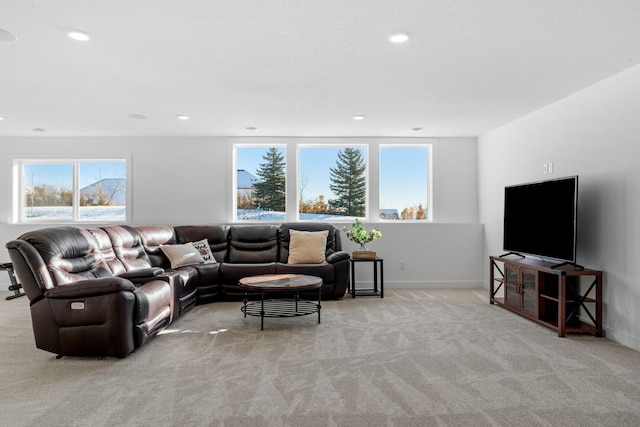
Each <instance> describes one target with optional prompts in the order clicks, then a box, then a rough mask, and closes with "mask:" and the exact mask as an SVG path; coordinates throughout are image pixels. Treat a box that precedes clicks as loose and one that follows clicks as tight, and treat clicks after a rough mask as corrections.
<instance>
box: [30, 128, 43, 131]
mask: <svg viewBox="0 0 640 427" xmlns="http://www.w3.org/2000/svg"><path fill="white" fill-rule="evenodd" d="M31 130H32V131H34V132H44V131H45V129H42V128H32V129H31Z"/></svg>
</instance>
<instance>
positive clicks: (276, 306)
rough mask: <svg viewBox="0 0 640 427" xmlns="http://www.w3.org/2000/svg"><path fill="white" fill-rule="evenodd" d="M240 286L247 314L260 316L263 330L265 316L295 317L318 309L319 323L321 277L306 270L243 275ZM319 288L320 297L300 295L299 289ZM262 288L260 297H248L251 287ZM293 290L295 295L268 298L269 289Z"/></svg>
mask: <svg viewBox="0 0 640 427" xmlns="http://www.w3.org/2000/svg"><path fill="white" fill-rule="evenodd" d="M238 284H239V285H240V287H242V288H244V289H245V292H244V299H243V302H244V305H243V306H242V309H241V310H242V312H243V313H244V317H247V314H248V315H250V316H260V330H261V331H262V330H264V318H265V317H296V316H306V315H308V314H313V313H318V323H320V309H321V308H322V307H321V305H320V300H321V296H322V292H321V290H322V279H321V278H319V277H316V276H308V275H306V274H263V275H260V276H250V277H244V278H242V279H240V281H239V282H238ZM311 289H317V290H318V301H317V302H314V301H309V300H306V299H300V294H299V293H300V291H306V290H311ZM249 290H251V291H259V292H260V301H251V302H249V301H248V291H249ZM280 292H293V293H294V296H293V298H292V299H286V298H274V299H268V300H265V298H264V297H265V295H266V294H267V293H280Z"/></svg>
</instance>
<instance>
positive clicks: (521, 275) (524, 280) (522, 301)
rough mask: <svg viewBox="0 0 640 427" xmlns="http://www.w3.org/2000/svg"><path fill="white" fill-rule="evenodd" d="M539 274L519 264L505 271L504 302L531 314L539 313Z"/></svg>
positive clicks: (506, 268)
mask: <svg viewBox="0 0 640 427" xmlns="http://www.w3.org/2000/svg"><path fill="white" fill-rule="evenodd" d="M537 293H538V274H537V272H536V271H535V270H528V269H525V268H521V267H517V266H506V267H505V271H504V303H505V304H506V305H509V306H511V307H513V308H515V309H517V310H522V311H524V312H527V313H529V314H531V315H534V316H537V314H538V301H537Z"/></svg>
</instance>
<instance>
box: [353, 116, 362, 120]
mask: <svg viewBox="0 0 640 427" xmlns="http://www.w3.org/2000/svg"><path fill="white" fill-rule="evenodd" d="M353 120H364V116H353Z"/></svg>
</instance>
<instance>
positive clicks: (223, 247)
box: [174, 225, 229, 262]
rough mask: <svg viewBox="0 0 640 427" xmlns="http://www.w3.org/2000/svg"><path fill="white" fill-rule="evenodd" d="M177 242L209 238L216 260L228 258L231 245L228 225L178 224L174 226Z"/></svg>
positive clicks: (221, 260) (220, 260)
mask: <svg viewBox="0 0 640 427" xmlns="http://www.w3.org/2000/svg"><path fill="white" fill-rule="evenodd" d="M174 231H175V234H176V240H177V243H189V242H198V241H200V240H203V239H207V242H208V243H209V247H210V248H211V252H212V253H213V256H214V257H215V259H216V261H218V262H223V261H225V260H226V259H227V249H228V246H229V226H228V225H178V226H175V227H174Z"/></svg>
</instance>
